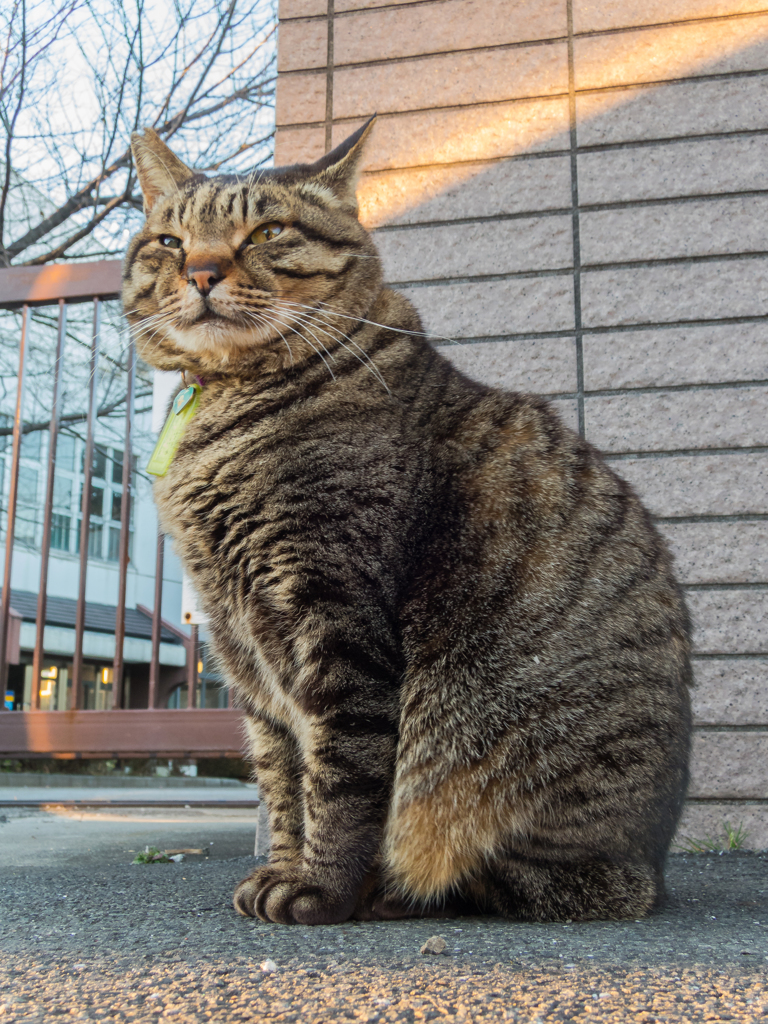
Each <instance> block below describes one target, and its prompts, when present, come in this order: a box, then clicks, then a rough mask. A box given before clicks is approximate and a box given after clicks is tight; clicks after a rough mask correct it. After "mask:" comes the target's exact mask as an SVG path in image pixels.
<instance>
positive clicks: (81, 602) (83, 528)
mask: <svg viewBox="0 0 768 1024" xmlns="http://www.w3.org/2000/svg"><path fill="white" fill-rule="evenodd" d="M100 326H101V301H100V300H99V299H97V298H95V299H94V300H93V337H92V338H91V374H90V379H89V382H88V421H87V423H88V425H87V430H86V440H85V456H84V457H85V463H84V466H83V469H84V470H85V472H84V473H83V500H82V503H81V506H80V515H81V517H82V520H81V523H80V578H79V581H78V591H77V612H76V615H75V654H74V657H73V659H72V707H73V708H76V707H78V706H79V704H80V696H81V694H82V691H83V633H84V631H85V582H86V577H87V575H88V554H89V551H88V549H89V547H90V526H91V480H92V478H93V433H94V428H95V423H96V370H97V368H98V363H99V329H100Z"/></svg>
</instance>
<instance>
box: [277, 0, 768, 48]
mask: <svg viewBox="0 0 768 1024" xmlns="http://www.w3.org/2000/svg"><path fill="white" fill-rule="evenodd" d="M453 2H455V0H410V2H407V3H392V4H381V6H378V7H375V8H370V7H352V8H349V9H348V10H346V11H343V12H340V16H341V17H354V16H355V15H361V14H362V15H365V14H371V13H375V12H378V11H391V10H412V9H413V8H414V7H438V6H444V5H448V4H450V3H453ZM459 2H461V0H459ZM765 14H768V9H766V8H763V9H761V10H757V11H738V12H734V13H732V14H715V15H710V16H709V17H707V16H702V17H698V18H682V19H680V20H677V21H675V20H672V21H655V22H651V23H649V24H647V25H622V26H619V27H618V28H597V29H588V30H585V31H583V32H574V33H573V35H574V38H575V39H589V38H592V37H593V36H611V35H619V34H621V33H624V32H642V31H651V30H652V29H658V28H680V27H684V26H686V25H700V24H707V23H709V22H717V21H737V20H738V21H742V20H744V19H745V18H755V17H760V16H761V15H765ZM280 20H281V21H312V20H313V17H312V16H311V15H310V16H303V17H302V16H301V15H299V16H297V17H295V18H281V19H280ZM532 41H535V40H532Z"/></svg>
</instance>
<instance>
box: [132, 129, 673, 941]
mask: <svg viewBox="0 0 768 1024" xmlns="http://www.w3.org/2000/svg"><path fill="white" fill-rule="evenodd" d="M369 130H370V128H369V127H367V126H366V127H365V128H364V129H361V130H360V131H358V132H356V133H355V135H353V136H352V137H351V138H350V139H349V140H347V142H346V143H344V144H343V145H342V146H340V147H338V149H337V150H335V151H334V152H333V153H332V154H330V155H329V156H327V157H325V158H324V159H323V160H321V161H319V162H318V163H316V164H314V165H310V166H296V167H291V168H283V169H280V168H278V169H276V170H270V171H264V172H262V173H261V174H259V175H255V176H253V177H251V178H249V179H247V180H241V179H238V178H235V177H226V176H219V177H213V178H210V179H206V178H204V177H203V176H202V175H195V174H193V172H192V171H190V170H189V169H188V168H187V167H185V165H184V164H182V163H181V162H180V161H179V160H177V158H175V157H174V156H173V154H171V153H170V151H169V150H168V149H167V148H166V147H165V146H164V145H163V143H162V142H161V141H160V140H159V139H158V138H157V137H156V136H155V135H154V134H153V133H147V134H146V135H144V136H142V137H136V138H135V140H134V153H135V156H136V161H137V166H138V170H139V174H140V178H141V183H142V188H143V191H144V195H145V200H146V209H147V223H146V226H145V227H144V228H143V229H142V230H141V231H140V232H139V233H138V234H137V235H136V237H135V238H134V239H133V240H132V242H131V244H130V247H129V250H128V254H127V257H126V261H125V289H124V303H125V309H126V311H127V315H128V318H129V320H130V321H131V323H132V325H133V328H134V330H135V333H136V337H137V339H138V341H139V345H140V350H141V352H142V354H143V356H144V358H145V359H147V360H148V361H149V362H150V363H152V364H153V365H155V366H158V367H161V368H164V369H171V368H176V369H180V370H184V371H187V372H188V373H190V374H198V375H200V376H201V377H202V378H204V381H205V385H204V388H203V392H202V402H201V407H200V411H199V413H198V414H197V416H196V418H195V419H194V420H193V421H192V423H191V425H190V427H189V428H188V431H187V434H186V436H185V437H184V440H183V442H182V445H181V447H180V449H179V451H178V454H177V455H176V457H175V459H174V460H173V463H172V465H171V468H170V470H169V472H168V474H167V475H166V476H165V477H164V478H162V479H160V480H158V481H157V483H156V485H155V495H156V500H157V505H158V509H159V512H160V516H161V520H162V524H163V526H164V528H165V530H167V531H168V533H169V534H171V535H172V536H173V538H174V541H175V546H176V550H177V551H178V553H179V555H180V556H181V558H182V560H183V563H184V565H185V567H186V569H187V571H188V572H189V573H190V574H191V576H192V578H193V580H194V582H195V585H196V587H197V589H198V591H199V593H200V596H201V598H202V601H203V603H204V606H205V608H206V610H207V612H208V614H209V615H210V619H211V627H210V629H211V634H212V636H213V639H214V643H215V647H216V651H217V652H218V657H219V659H220V661H221V664H222V666H223V668H224V671H225V673H226V677H227V679H228V681H229V683H230V685H231V686H233V687H234V688H235V689H236V690H237V692H238V694H239V697H240V700H241V702H242V703H243V704H244V705H245V706H246V707H247V722H248V735H249V739H250V748H251V756H252V758H253V764H254V768H255V772H256V776H257V778H258V781H259V784H260V787H261V792H262V794H263V796H264V798H265V799H266V801H267V804H268V807H269V816H270V828H271V834H272V851H271V855H270V861H269V864H268V866H266V867H263V868H259V869H258V870H256V871H255V872H254V873H253V874H252V875H251V876H250V877H249V878H247V879H245V880H244V881H243V882H242V883H241V884H240V886H239V887H238V889H237V892H236V894H235V905H236V907H237V908H238V910H240V911H241V912H242V913H244V914H257V915H259V916H260V917H262V918H264V919H266V920H272V921H279V922H294V921H297V922H304V923H313V922H314V923H316V922H334V921H343V920H345V919H347V918H349V917H350V916H353V915H356V916H358V917H391V916H398V915H402V914H406V913H423V912H435V911H436V910H439V909H440V908H446V909H448V910H450V909H461V908H464V909H480V910H483V911H491V912H496V913H500V914H505V915H509V916H512V917H520V918H526V919H532V920H558V919H568V918H572V919H587V918H602V917H608V918H611V917H613V918H621V917H637V916H639V915H642V914H645V913H647V912H648V911H649V910H650V909H651V908H652V907H653V906H654V904H655V902H656V901H657V900H658V899H659V896H660V894H661V891H662V884H663V883H662V871H663V866H664V860H665V856H666V852H667V849H668V847H669V843H670V841H671V838H672V835H673V832H674V829H675V825H676V822H677V819H678V816H679V813H680V808H681V802H682V799H683V795H684V791H685V787H686V781H687V767H686V766H687V759H688V748H689V732H690V712H689V699H688V684H689V681H690V669H689V623H688V617H687V614H686V610H685V606H684V603H683V600H682V597H681V594H680V590H679V588H678V586H677V584H676V583H675V580H674V577H673V575H672V568H671V562H670V556H669V554H668V553H667V550H666V548H665V546H664V544H663V543H662V541H661V540H660V538H659V536H658V534H657V533H656V531H655V529H654V527H653V526H652V524H651V522H650V520H649V517H648V514H647V513H646V511H645V510H644V509H643V507H642V505H641V504H640V502H639V501H638V499H637V497H636V496H635V494H634V493H633V491H632V490H631V488H630V487H629V486H628V485H627V484H626V483H625V482H624V481H623V480H621V479H620V478H619V477H617V476H616V474H615V473H613V472H612V470H611V469H609V468H608V467H607V465H606V464H605V462H604V461H603V460H602V458H601V457H600V455H599V454H598V452H596V451H595V449H594V448H592V447H590V445H589V444H587V443H586V442H585V441H583V440H581V439H580V438H579V437H577V436H576V435H575V434H574V433H572V432H571V431H570V430H568V429H566V428H565V427H564V426H563V425H562V424H561V422H560V421H559V419H558V417H557V416H556V415H555V413H554V412H553V411H552V409H551V408H550V407H549V406H548V405H547V403H546V402H545V401H543V400H542V399H540V398H537V397H535V396H531V395H524V394H513V393H507V392H504V391H500V390H495V389H493V388H489V387H485V386H482V385H480V384H477V383H474V382H472V381H471V380H469V379H468V378H466V377H465V376H463V375H462V374H460V373H459V372H457V371H456V370H455V369H453V367H452V366H451V365H450V363H449V362H448V361H447V360H445V359H444V358H443V357H442V356H441V355H440V354H439V353H438V352H437V351H436V350H435V349H434V348H432V347H431V346H430V345H429V344H428V343H427V342H426V341H425V340H424V339H423V337H422V335H421V334H420V333H419V332H420V331H421V326H420V322H419V318H418V316H417V314H416V312H415V311H414V309H413V308H412V306H411V305H410V304H409V303H408V302H407V301H406V300H405V299H404V298H403V297H402V296H400V295H398V294H397V293H395V292H393V291H390V290H389V289H387V288H384V287H382V283H381V269H380V265H379V262H378V259H377V256H376V250H375V247H374V245H373V243H372V241H371V239H370V237H369V236H368V234H367V233H366V232H365V231H364V229H363V228H362V227H361V225H360V224H359V222H358V220H357V216H356V205H355V198H354V189H355V179H356V167H357V164H358V161H359V158H360V152H361V149H362V146H363V143H364V140H365V136H366V135H367V134H368V132H369ZM267 224H272V225H273V228H274V226H277V228H280V229H281V230H280V232H279V233H276V231H275V230H272V231H271V232H270V231H267V232H266V234H263V236H262V234H258V233H257V234H256V235H254V234H253V232H254V230H255V229H258V228H260V227H261V226H263V225H267ZM267 235H269V236H270V237H267ZM168 237H171V238H172V239H178V240H179V243H180V244H179V245H178V246H177V247H175V248H169V246H171V244H173V245H174V246H175V242H173V243H170V242H168V241H167V238H168ZM254 238H257V241H256V242H254V241H252V239H254ZM163 239H165V241H163Z"/></svg>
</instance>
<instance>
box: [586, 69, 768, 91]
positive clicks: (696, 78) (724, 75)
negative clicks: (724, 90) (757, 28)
mask: <svg viewBox="0 0 768 1024" xmlns="http://www.w3.org/2000/svg"><path fill="white" fill-rule="evenodd" d="M766 75H768V68H756V69H754V70H752V71H720V72H713V73H712V74H709V75H684V76H683V77H681V78H649V79H647V80H645V81H640V82H617V83H616V85H591V86H584V87H582V88H581V89H577V90H576V92H577V93H578V95H579V96H599V95H601V94H603V93H606V92H626V91H627V90H628V89H656V88H658V86H660V85H689V84H690V83H691V82H722V81H725V80H728V79H735V78H764V77H765V76H766Z"/></svg>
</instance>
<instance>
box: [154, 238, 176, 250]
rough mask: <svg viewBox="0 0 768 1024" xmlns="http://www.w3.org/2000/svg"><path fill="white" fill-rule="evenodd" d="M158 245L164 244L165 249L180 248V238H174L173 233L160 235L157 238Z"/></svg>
mask: <svg viewBox="0 0 768 1024" xmlns="http://www.w3.org/2000/svg"><path fill="white" fill-rule="evenodd" d="M158 241H159V242H160V245H164V246H165V248H166V249H180V248H181V239H180V238H176V237H175V236H174V235H160V238H159V239H158Z"/></svg>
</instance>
